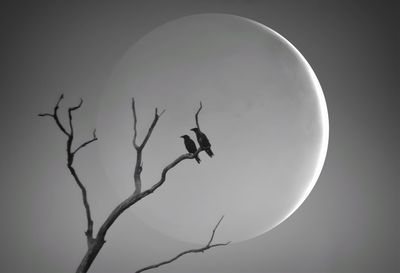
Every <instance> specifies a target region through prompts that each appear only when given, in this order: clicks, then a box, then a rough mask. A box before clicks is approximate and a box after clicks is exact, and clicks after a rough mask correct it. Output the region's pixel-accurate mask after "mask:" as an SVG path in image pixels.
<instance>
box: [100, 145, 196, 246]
mask: <svg viewBox="0 0 400 273" xmlns="http://www.w3.org/2000/svg"><path fill="white" fill-rule="evenodd" d="M201 151H203V149H201V148H199V149H198V150H197V151H196V152H195V153H194V154H191V153H187V154H183V155H181V156H179V157H178V158H177V159H175V160H174V161H172V162H171V163H170V164H168V165H167V166H166V167H165V168H164V169H163V170H162V173H161V178H160V180H159V181H158V182H157V183H156V184H155V185H154V186H153V187H151V188H150V189H148V190H146V191H143V192H140V193H137V192H136V191H135V193H133V194H132V195H131V196H129V197H128V198H126V199H125V200H124V201H122V202H121V203H120V204H119V205H118V206H117V207H116V208H115V209H114V210H113V211H112V212H111V213H110V214H109V216H108V217H107V219H106V220H105V221H104V223H103V224H102V225H101V227H100V228H99V231H98V233H97V238H96V240H100V241H103V242H104V241H105V236H106V233H107V231H108V229H109V228H110V227H111V226H112V224H113V223H114V222H115V220H117V218H118V217H119V216H120V215H121V214H122V213H123V212H124V211H125V210H127V209H128V208H130V207H131V206H133V205H134V204H135V203H137V202H138V201H140V200H142V199H143V198H145V197H146V196H148V195H150V194H152V193H153V192H154V191H155V190H156V189H157V188H159V187H160V186H161V185H162V184H164V182H165V180H166V177H167V173H168V171H169V170H170V169H172V168H174V167H175V166H176V165H178V164H179V163H180V162H182V161H183V160H185V159H194V158H195V157H196V155H198V154H199V153H200V152H201Z"/></svg>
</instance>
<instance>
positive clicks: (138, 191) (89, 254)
mask: <svg viewBox="0 0 400 273" xmlns="http://www.w3.org/2000/svg"><path fill="white" fill-rule="evenodd" d="M63 98H64V96H63V95H61V96H60V98H59V99H58V101H57V103H56V105H55V107H54V109H53V112H52V113H42V114H39V116H40V117H50V118H52V119H53V120H54V121H55V123H56V125H57V126H58V128H59V129H60V130H61V132H62V133H63V134H64V135H65V136H66V137H67V143H66V146H67V147H66V152H67V168H68V170H69V171H70V173H71V175H72V177H73V178H74V181H75V183H76V184H77V186H78V187H79V189H80V191H81V193H82V201H83V206H84V209H85V213H86V222H87V229H86V231H85V236H86V242H87V251H86V253H85V255H84V257H83V258H82V260H81V262H80V264H79V266H78V268H77V270H76V272H77V273H84V272H87V271H88V270H89V268H90V266H91V265H92V263H93V261H94V260H95V258H96V257H97V255H98V253H99V252H100V250H101V249H102V247H103V245H104V243H105V242H106V241H105V237H106V234H107V231H108V230H109V229H110V227H111V226H112V225H113V224H114V222H115V220H116V219H117V218H118V217H119V216H120V215H121V214H122V213H123V212H124V211H125V210H127V209H128V208H130V207H131V206H133V205H134V204H136V203H137V202H139V201H140V200H142V199H143V198H145V197H146V196H148V195H150V194H152V193H153V192H155V191H156V190H157V189H158V188H159V187H160V186H162V185H163V184H164V183H165V181H166V178H167V173H168V171H169V170H171V169H172V168H174V167H175V166H177V165H178V164H179V163H180V162H182V161H183V160H186V159H194V158H195V157H196V156H197V155H198V154H199V153H201V152H202V151H203V149H202V148H201V147H199V149H198V150H197V151H196V152H195V153H193V154H192V153H187V154H182V155H181V156H179V157H178V158H176V159H175V160H173V161H172V162H171V163H170V164H168V165H166V166H165V167H164V169H163V170H162V171H161V177H160V179H159V180H158V181H157V182H156V183H155V184H154V185H153V186H152V187H150V188H149V189H146V190H142V180H141V173H142V170H143V161H142V153H143V149H144V147H145V146H146V144H147V142H148V140H149V138H150V137H151V134H152V132H153V130H154V128H155V127H156V125H157V122H158V120H159V118H160V117H161V116H162V114H163V113H164V112H165V110H163V111H161V112H159V111H158V109H157V108H155V110H154V118H153V121H152V123H151V125H150V127H149V129H148V131H147V134H146V136H145V137H144V139H143V141H142V143H140V144H138V141H137V114H136V107H135V100H134V99H133V98H132V113H133V141H132V142H133V147H134V148H135V150H136V164H135V170H134V183H135V190H134V191H133V193H132V194H131V195H130V196H129V197H128V198H126V199H125V200H123V201H122V202H121V203H120V204H119V205H117V206H116V207H115V208H114V209H113V210H112V211H111V213H110V214H109V215H108V217H107V218H106V220H105V221H104V222H103V224H101V225H100V227H99V230H98V232H97V235H95V236H94V234H93V226H94V222H93V219H92V216H91V209H90V206H89V202H88V198H87V190H86V187H85V186H84V185H83V183H82V182H81V180H80V178H79V177H78V174H77V172H76V170H75V168H74V159H75V156H76V154H77V153H78V152H79V151H80V150H81V149H83V148H84V147H86V146H87V145H89V144H90V143H92V142H95V141H97V136H96V130H93V135H92V137H91V138H90V139H88V140H87V141H85V142H83V143H81V144H80V145H78V146H77V147H76V148H73V146H74V145H73V144H74V143H73V142H74V126H73V121H72V113H73V112H74V111H76V110H78V109H79V108H80V107H81V106H82V103H83V100H82V99H81V101H80V102H79V104H78V105H76V106H73V107H69V108H68V127H66V126H65V125H63V124H62V122H61V121H60V118H59V112H58V110H59V105H60V102H61V101H62V99H63ZM201 109H202V104H201V103H200V107H199V109H198V110H197V112H196V114H195V120H196V126H197V127H198V128H200V126H199V120H198V116H199V113H200V111H201ZM222 219H223V216H222V217H221V218H220V219H219V221H218V223H217V224H216V225H215V227H214V229H213V230H212V233H211V237H210V239H209V241H208V242H207V243H206V244H205V245H204V246H203V247H200V248H196V249H190V250H186V251H183V252H181V253H179V254H178V255H176V256H175V257H173V258H171V259H168V260H165V261H163V262H159V263H157V264H153V265H150V266H146V267H143V268H142V269H139V270H137V271H136V273H140V272H143V271H146V270H150V269H154V268H157V267H160V266H162V265H165V264H169V263H171V262H173V261H175V260H177V259H179V258H180V257H182V256H184V255H186V254H189V253H199V252H204V251H206V250H208V249H211V248H214V247H217V246H226V245H228V244H229V243H230V242H225V243H213V241H214V236H215V232H216V230H217V229H218V227H219V225H220V223H221V221H222Z"/></svg>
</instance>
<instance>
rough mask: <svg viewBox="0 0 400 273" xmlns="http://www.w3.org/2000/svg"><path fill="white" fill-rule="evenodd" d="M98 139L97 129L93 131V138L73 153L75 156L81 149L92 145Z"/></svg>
mask: <svg viewBox="0 0 400 273" xmlns="http://www.w3.org/2000/svg"><path fill="white" fill-rule="evenodd" d="M97 140H98V138H97V136H96V129H94V130H93V136H92V138H91V139H89V140H87V141H85V142H84V143H82V144H81V145H79V146H78V148H76V149H75V151H73V152H72V153H73V154H76V152H78V151H79V150H80V149H82V148H84V147H85V146H87V145H89V144H90V143H92V142H94V141H97Z"/></svg>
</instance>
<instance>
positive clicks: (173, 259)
mask: <svg viewBox="0 0 400 273" xmlns="http://www.w3.org/2000/svg"><path fill="white" fill-rule="evenodd" d="M223 218H224V216H222V217H221V218H220V219H219V221H218V223H217V224H216V225H215V227H214V229H213V231H212V234H211V238H210V240H209V241H208V243H207V244H206V245H205V246H203V247H201V248H194V249H189V250H186V251H183V252H181V253H179V254H178V255H176V256H175V257H173V258H171V259H169V260H166V261H163V262H160V263H157V264H153V265H149V266H146V267H143V268H142V269H139V270H138V271H136V272H135V273H141V272H143V271H146V270H150V269H154V268H157V267H160V266H163V265H166V264H169V263H172V262H173V261H175V260H177V259H179V258H180V257H182V256H183V255H186V254H189V253H200V252H204V251H206V250H208V249H210V248H213V247H217V246H226V245H229V244H230V243H231V242H226V243H218V244H212V242H213V240H214V235H215V231H216V230H217V228H218V226H219V224H220V223H221V221H222V219H223Z"/></svg>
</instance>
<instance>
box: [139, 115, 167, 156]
mask: <svg viewBox="0 0 400 273" xmlns="http://www.w3.org/2000/svg"><path fill="white" fill-rule="evenodd" d="M164 112H165V109H164V110H162V111H161V113H160V114H158V109H157V108H156V109H155V111H154V119H153V122H152V123H151V125H150V128H149V130H148V131H147V134H146V136H145V138H144V139H143V142H142V144H140V146H139V149H140V150H143V148H144V146H146V143H147V141H148V140H149V138H150V136H151V133H152V132H153V130H154V127H156V124H157V121H158V119H159V118H160V117H161V115H162V114H164Z"/></svg>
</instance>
